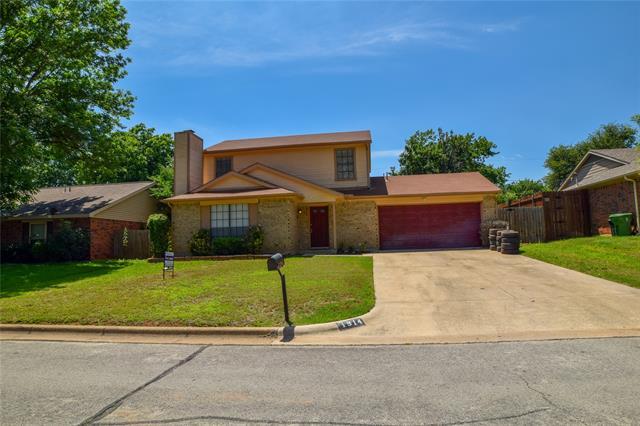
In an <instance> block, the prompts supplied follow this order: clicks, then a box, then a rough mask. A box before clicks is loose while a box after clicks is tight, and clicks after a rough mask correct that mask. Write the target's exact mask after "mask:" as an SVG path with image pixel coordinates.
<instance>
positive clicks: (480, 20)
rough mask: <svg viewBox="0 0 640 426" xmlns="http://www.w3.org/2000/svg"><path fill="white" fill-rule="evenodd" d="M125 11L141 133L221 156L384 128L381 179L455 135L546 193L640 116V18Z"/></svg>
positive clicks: (376, 160) (478, 6)
mask: <svg viewBox="0 0 640 426" xmlns="http://www.w3.org/2000/svg"><path fill="white" fill-rule="evenodd" d="M124 4H125V6H126V7H127V9H128V10H129V14H128V20H129V22H131V25H132V28H131V33H130V35H131V38H132V40H133V42H132V45H131V47H130V49H129V50H128V52H127V53H128V55H129V56H130V57H131V58H132V63H131V64H130V65H129V68H128V71H129V75H128V76H127V77H126V79H125V80H124V81H123V82H122V83H121V85H122V86H123V87H126V88H127V89H130V90H131V91H132V92H133V93H134V95H135V96H136V97H137V101H136V107H135V114H134V117H133V118H132V120H131V121H132V122H144V123H146V124H147V125H150V126H153V127H156V128H157V129H158V130H159V131H162V132H171V133H173V132H174V131H178V130H184V129H193V130H195V131H196V132H197V133H198V134H199V135H201V136H202V137H203V138H204V139H205V144H207V145H212V144H214V143H216V142H219V141H221V140H224V139H236V138H246V137H261V136H275V135H286V134H300V133H316V132H331V131H347V130H361V129H370V130H371V131H372V134H373V145H372V151H373V165H372V169H373V170H372V174H374V175H381V174H383V173H384V172H386V171H388V170H389V167H390V166H392V165H394V164H396V163H397V154H398V153H399V151H400V150H402V147H403V145H404V141H405V139H406V138H407V137H408V136H410V135H411V134H412V133H413V132H415V131H416V130H424V129H428V128H437V127H442V128H444V129H446V130H454V131H456V132H475V133H476V134H479V135H483V136H486V137H487V138H489V139H490V140H492V141H493V142H495V143H496V144H497V145H498V149H499V151H500V154H499V155H498V156H496V157H495V158H494V159H493V160H492V162H493V163H494V164H498V165H505V166H507V168H508V171H509V172H510V173H511V179H520V178H524V177H531V178H535V179H537V178H541V177H542V176H544V174H545V169H544V167H543V162H544V158H545V155H546V153H547V151H548V149H549V147H551V146H553V145H557V144H561V143H564V144H570V143H575V142H577V141H580V140H581V139H583V138H584V137H586V136H587V135H588V134H589V133H590V132H591V131H593V130H595V129H596V128H597V127H598V126H599V125H600V124H603V123H607V122H611V121H615V122H628V121H629V117H630V116H631V115H632V114H636V113H640V54H639V53H638V52H639V50H638V49H639V46H640V3H613V2H567V3H551V2H538V3H528V2H490V3H484V2H449V3H442V2H373V3H369V2H340V3H338V2H319V3H312V2H276V3H265V2H260V3H249V2H240V3H239V2H234V3H224V2H148V1H137V2H129V1H125V3H124Z"/></svg>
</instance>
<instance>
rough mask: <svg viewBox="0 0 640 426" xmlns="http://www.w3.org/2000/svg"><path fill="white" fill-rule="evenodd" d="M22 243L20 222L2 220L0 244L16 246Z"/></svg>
mask: <svg viewBox="0 0 640 426" xmlns="http://www.w3.org/2000/svg"><path fill="white" fill-rule="evenodd" d="M21 242H22V222H21V221H19V220H3V221H2V223H0V243H1V244H2V245H3V246H4V245H6V244H16V243H21Z"/></svg>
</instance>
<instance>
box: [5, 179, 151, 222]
mask: <svg viewBox="0 0 640 426" xmlns="http://www.w3.org/2000/svg"><path fill="white" fill-rule="evenodd" d="M151 186H153V182H148V181H143V182H125V183H113V184H102V185H75V186H64V187H52V188H41V189H40V190H38V192H37V193H36V194H34V196H33V198H32V200H31V201H30V202H28V203H26V204H23V205H21V206H20V207H18V208H17V209H16V210H14V211H13V212H11V213H9V214H8V215H6V216H8V217H45V216H56V215H58V216H60V215H65V216H87V215H89V214H90V213H92V212H94V211H96V210H98V209H101V208H103V207H106V206H108V205H110V204H114V203H116V202H118V201H120V200H122V199H124V198H126V197H128V196H129V195H133V194H134V193H137V192H139V191H142V190H144V189H147V188H150V187H151Z"/></svg>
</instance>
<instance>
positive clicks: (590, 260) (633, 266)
mask: <svg viewBox="0 0 640 426" xmlns="http://www.w3.org/2000/svg"><path fill="white" fill-rule="evenodd" d="M522 252H523V254H524V255H525V256H528V257H531V258H534V259H538V260H542V261H544V262H548V263H552V264H554V265H558V266H562V267H564V268H568V269H573V270H574V271H580V272H584V273H585V274H589V275H593V276H596V277H600V278H604V279H607V280H611V281H615V282H618V283H621V284H626V285H628V286H631V287H635V288H640V237H638V236H634V237H601V236H598V237H587V238H572V239H568V240H560V241H553V242H550V243H540V244H525V245H524V246H523V247H522Z"/></svg>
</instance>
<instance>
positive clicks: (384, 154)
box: [371, 149, 402, 158]
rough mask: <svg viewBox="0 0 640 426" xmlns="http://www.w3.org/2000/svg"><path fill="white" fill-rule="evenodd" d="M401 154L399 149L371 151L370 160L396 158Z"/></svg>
mask: <svg viewBox="0 0 640 426" xmlns="http://www.w3.org/2000/svg"><path fill="white" fill-rule="evenodd" d="M400 154H402V150H401V149H388V150H382V151H371V157H372V158H397V157H398V156H399V155H400Z"/></svg>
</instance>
